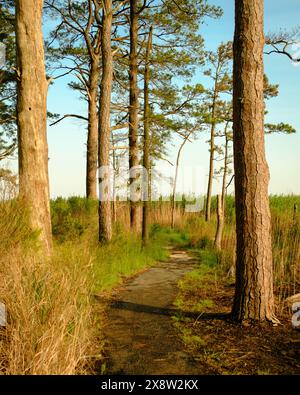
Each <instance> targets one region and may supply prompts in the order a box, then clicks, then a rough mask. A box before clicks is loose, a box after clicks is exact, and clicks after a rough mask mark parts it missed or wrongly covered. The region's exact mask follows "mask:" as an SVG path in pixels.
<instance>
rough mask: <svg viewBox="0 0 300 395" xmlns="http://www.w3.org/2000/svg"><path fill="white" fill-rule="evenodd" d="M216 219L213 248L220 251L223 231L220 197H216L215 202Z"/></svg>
mask: <svg viewBox="0 0 300 395" xmlns="http://www.w3.org/2000/svg"><path fill="white" fill-rule="evenodd" d="M217 217H218V225H217V231H216V236H215V247H216V249H217V250H221V249H222V237H223V229H224V213H223V202H222V196H221V195H218V200H217Z"/></svg>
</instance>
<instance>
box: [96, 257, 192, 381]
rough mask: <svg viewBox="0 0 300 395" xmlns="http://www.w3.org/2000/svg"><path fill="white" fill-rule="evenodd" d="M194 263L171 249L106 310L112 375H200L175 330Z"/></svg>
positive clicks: (133, 280) (108, 353)
mask: <svg viewBox="0 0 300 395" xmlns="http://www.w3.org/2000/svg"><path fill="white" fill-rule="evenodd" d="M195 263H196V261H195V259H193V258H192V257H190V256H188V254H187V253H186V252H185V251H180V250H172V253H171V256H170V258H169V260H168V261H167V262H162V263H159V264H157V265H156V266H155V267H152V268H150V269H148V270H146V271H145V272H143V273H141V274H139V275H137V276H136V277H134V278H133V279H131V280H129V281H127V282H126V283H125V284H124V285H123V286H122V288H119V289H118V290H117V292H116V294H115V295H114V296H113V299H112V301H111V302H110V308H109V309H108V311H107V318H108V319H107V325H106V327H105V328H104V334H105V337H106V339H107V347H106V348H107V358H108V362H107V371H106V373H107V374H152V375H155V374H198V373H199V372H198V371H197V367H196V364H195V363H194V362H193V361H192V360H191V359H190V357H189V356H188V354H186V353H185V352H184V346H183V344H182V342H181V340H180V338H179V336H178V333H177V332H176V329H175V328H174V326H173V322H172V318H171V316H172V315H173V314H174V312H175V311H176V310H175V309H174V306H173V302H174V300H175V298H176V295H177V292H178V288H177V284H178V281H179V280H180V279H181V278H182V277H183V275H184V274H185V273H187V272H188V271H190V270H191V269H192V268H193V265H194V264H195Z"/></svg>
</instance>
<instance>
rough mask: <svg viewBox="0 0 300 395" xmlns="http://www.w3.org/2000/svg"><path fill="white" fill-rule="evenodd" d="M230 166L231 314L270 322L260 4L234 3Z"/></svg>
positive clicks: (253, 0) (245, 0)
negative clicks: (233, 236) (233, 217)
mask: <svg viewBox="0 0 300 395" xmlns="http://www.w3.org/2000/svg"><path fill="white" fill-rule="evenodd" d="M235 7H236V11H235V18H236V29H235V39H234V89H233V107H234V111H233V119H234V127H233V132H234V167H235V194H236V232H237V262H236V264H237V268H236V291H235V298H234V304H233V310H232V314H233V318H234V319H235V320H236V321H238V322H241V321H244V320H247V319H251V320H257V321H265V320H269V321H274V320H275V318H274V298H273V272H272V244H271V220H270V210H269V200H268V182H269V170H268V165H267V163H266V158H265V145H264V96H263V89H264V84H263V80H264V78H263V77H264V68H263V48H264V30H263V29H264V2H263V0H236V1H235Z"/></svg>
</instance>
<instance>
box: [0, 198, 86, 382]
mask: <svg viewBox="0 0 300 395" xmlns="http://www.w3.org/2000/svg"><path fill="white" fill-rule="evenodd" d="M0 209H1V221H0V231H1V234H2V238H1V242H0V275H1V283H0V301H1V302H2V303H4V304H5V305H6V309H7V312H8V314H7V324H6V326H5V327H3V328H0V372H1V373H2V374H74V373H75V372H80V371H81V369H83V366H85V365H86V361H85V355H86V353H87V352H88V348H89V345H90V341H91V339H92V336H91V331H92V328H93V325H92V324H91V320H92V315H91V305H90V295H91V281H90V268H89V262H88V259H86V256H85V255H83V254H82V255H81V256H80V255H78V251H77V253H76V254H75V253H73V254H71V251H69V253H68V259H64V258H65V257H63V256H62V255H61V254H59V253H54V257H53V259H52V260H49V259H45V258H43V257H42V256H41V255H40V254H39V253H38V249H37V248H38V245H37V242H36V234H34V233H32V232H31V231H30V228H29V227H28V226H27V221H26V215H25V214H26V208H25V207H24V205H23V204H22V203H21V202H17V201H9V202H3V201H2V202H0ZM82 371H83V370H82Z"/></svg>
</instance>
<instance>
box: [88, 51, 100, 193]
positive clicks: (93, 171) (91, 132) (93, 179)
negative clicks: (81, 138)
mask: <svg viewBox="0 0 300 395" xmlns="http://www.w3.org/2000/svg"><path fill="white" fill-rule="evenodd" d="M99 63H100V58H99V56H95V59H93V60H91V68H90V84H89V109H88V139H87V156H86V196H87V198H92V199H97V167H98V106H97V100H98V87H99V78H100V73H99Z"/></svg>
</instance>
